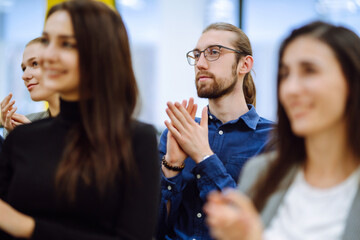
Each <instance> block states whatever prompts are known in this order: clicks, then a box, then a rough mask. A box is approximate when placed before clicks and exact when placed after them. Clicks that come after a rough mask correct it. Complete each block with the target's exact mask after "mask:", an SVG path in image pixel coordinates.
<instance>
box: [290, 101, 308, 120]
mask: <svg viewBox="0 0 360 240" xmlns="http://www.w3.org/2000/svg"><path fill="white" fill-rule="evenodd" d="M310 109H311V104H305V103H299V102H294V103H291V104H289V105H288V106H287V112H288V114H289V115H290V116H291V118H293V119H298V118H302V117H304V116H305V115H306V114H307V112H308V111H309V110H310Z"/></svg>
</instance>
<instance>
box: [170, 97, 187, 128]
mask: <svg viewBox="0 0 360 240" xmlns="http://www.w3.org/2000/svg"><path fill="white" fill-rule="evenodd" d="M168 107H169V108H167V109H166V110H165V111H166V114H167V115H168V116H169V118H170V120H171V124H172V125H173V126H174V127H175V128H176V129H177V130H179V131H180V132H182V131H184V126H183V122H185V118H184V116H183V115H182V114H181V112H180V111H179V110H178V109H177V108H176V107H175V106H174V105H173V104H172V103H170V102H169V103H168ZM165 125H166V124H165Z"/></svg>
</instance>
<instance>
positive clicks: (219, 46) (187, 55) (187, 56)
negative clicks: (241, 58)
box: [186, 45, 244, 66]
mask: <svg viewBox="0 0 360 240" xmlns="http://www.w3.org/2000/svg"><path fill="white" fill-rule="evenodd" d="M212 47H218V48H219V51H221V49H222V48H224V49H227V50H230V51H233V52H235V53H238V54H244V52H240V51H238V50H236V49H232V48H229V47H225V46H223V45H211V46H208V47H207V48H205V49H204V50H202V51H200V50H196V49H194V50H191V51H189V52H187V53H186V59H187V61H188V63H189V65H190V66H195V65H196V63H197V61H199V59H200V57H201V53H204V57H205V59H206V60H207V61H209V62H214V61H216V60H218V59H219V58H220V55H221V52H220V53H219V56H218V58H216V59H212V60H210V59H208V58H207V57H206V56H207V55H206V54H205V52H206V50H208V49H210V48H212ZM194 51H199V52H200V55H199V58H198V59H197V60H196V59H195V58H193V57H191V56H190V55H189V54H190V53H191V52H194ZM189 58H190V59H194V60H195V62H194V64H191V63H190V61H191V60H189Z"/></svg>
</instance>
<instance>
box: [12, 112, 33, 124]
mask: <svg viewBox="0 0 360 240" xmlns="http://www.w3.org/2000/svg"><path fill="white" fill-rule="evenodd" d="M12 120H14V121H16V122H18V123H19V124H25V123H30V122H31V121H30V120H29V119H28V118H27V117H25V116H24V115H22V114H18V113H14V114H13V116H12Z"/></svg>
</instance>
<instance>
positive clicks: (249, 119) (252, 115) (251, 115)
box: [208, 104, 260, 130]
mask: <svg viewBox="0 0 360 240" xmlns="http://www.w3.org/2000/svg"><path fill="white" fill-rule="evenodd" d="M247 106H248V108H249V111H247V112H246V113H245V114H243V115H241V116H240V117H239V118H238V119H235V120H231V121H229V122H228V123H229V124H235V123H240V121H241V120H242V122H244V123H245V124H246V126H248V127H249V128H251V129H253V130H255V129H256V126H257V123H258V122H259V120H260V116H259V115H258V114H257V112H256V110H255V107H254V106H253V105H251V104H247ZM208 115H209V118H210V120H212V121H214V120H215V121H220V120H218V119H217V118H216V116H215V115H213V114H212V113H211V112H210V110H209V106H208Z"/></svg>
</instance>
